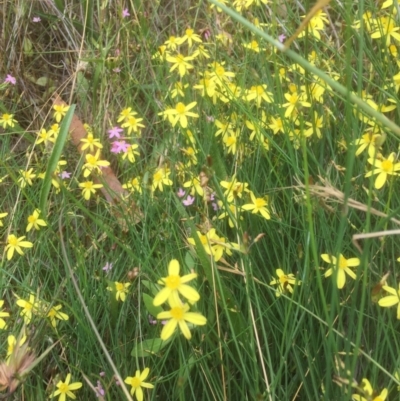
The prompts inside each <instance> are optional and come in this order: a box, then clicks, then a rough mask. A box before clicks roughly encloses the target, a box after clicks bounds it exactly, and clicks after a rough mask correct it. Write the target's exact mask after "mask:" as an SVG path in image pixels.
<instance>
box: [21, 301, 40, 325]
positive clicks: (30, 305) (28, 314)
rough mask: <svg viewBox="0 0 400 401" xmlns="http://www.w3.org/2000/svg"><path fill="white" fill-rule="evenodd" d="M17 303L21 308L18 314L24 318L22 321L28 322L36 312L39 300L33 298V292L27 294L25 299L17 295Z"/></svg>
mask: <svg viewBox="0 0 400 401" xmlns="http://www.w3.org/2000/svg"><path fill="white" fill-rule="evenodd" d="M17 298H18V300H17V305H18V306H19V307H21V308H22V311H21V313H20V316H22V317H23V318H24V322H25V323H26V324H29V322H30V321H31V320H32V315H33V313H34V312H35V313H37V311H38V309H39V301H38V300H36V299H35V296H34V295H33V294H30V295H29V300H28V301H26V300H25V299H21V298H19V297H18V296H17Z"/></svg>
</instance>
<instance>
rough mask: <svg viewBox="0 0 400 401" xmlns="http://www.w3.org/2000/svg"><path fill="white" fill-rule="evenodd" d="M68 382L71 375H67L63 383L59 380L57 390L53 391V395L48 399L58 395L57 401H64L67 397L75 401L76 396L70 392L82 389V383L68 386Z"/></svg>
mask: <svg viewBox="0 0 400 401" xmlns="http://www.w3.org/2000/svg"><path fill="white" fill-rule="evenodd" d="M70 381H71V373H68V374H67V378H66V379H65V382H63V381H61V380H60V381H59V382H58V383H57V384H56V387H57V390H56V391H54V393H53V394H52V395H51V396H50V397H51V398H53V397H57V395H59V396H60V397H59V398H58V401H65V400H66V398H67V397H70V398H72V399H76V395H75V394H74V393H73V392H72V391H75V390H78V389H80V388H81V387H82V383H80V382H75V383H71V384H69V382H70Z"/></svg>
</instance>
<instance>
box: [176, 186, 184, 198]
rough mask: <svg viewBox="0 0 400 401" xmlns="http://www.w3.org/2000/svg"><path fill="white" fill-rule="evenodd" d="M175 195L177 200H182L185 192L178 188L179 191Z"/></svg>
mask: <svg viewBox="0 0 400 401" xmlns="http://www.w3.org/2000/svg"><path fill="white" fill-rule="evenodd" d="M176 194H177V195H178V197H179V198H183V197H184V196H185V195H186V192H185V191H184V190H183V189H182V188H179V191H178V192H177V193H176Z"/></svg>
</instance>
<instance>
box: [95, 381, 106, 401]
mask: <svg viewBox="0 0 400 401" xmlns="http://www.w3.org/2000/svg"><path fill="white" fill-rule="evenodd" d="M95 389H96V397H103V396H104V395H105V393H106V392H105V391H104V388H103V386H102V385H101V383H100V380H97V386H96V387H95Z"/></svg>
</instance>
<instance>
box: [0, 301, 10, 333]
mask: <svg viewBox="0 0 400 401" xmlns="http://www.w3.org/2000/svg"><path fill="white" fill-rule="evenodd" d="M3 305H4V301H3V300H1V301H0V308H2V307H3ZM9 316H10V314H9V313H8V312H3V311H0V329H1V330H3V329H5V328H6V326H7V323H6V322H5V320H4V319H3V317H9Z"/></svg>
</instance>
